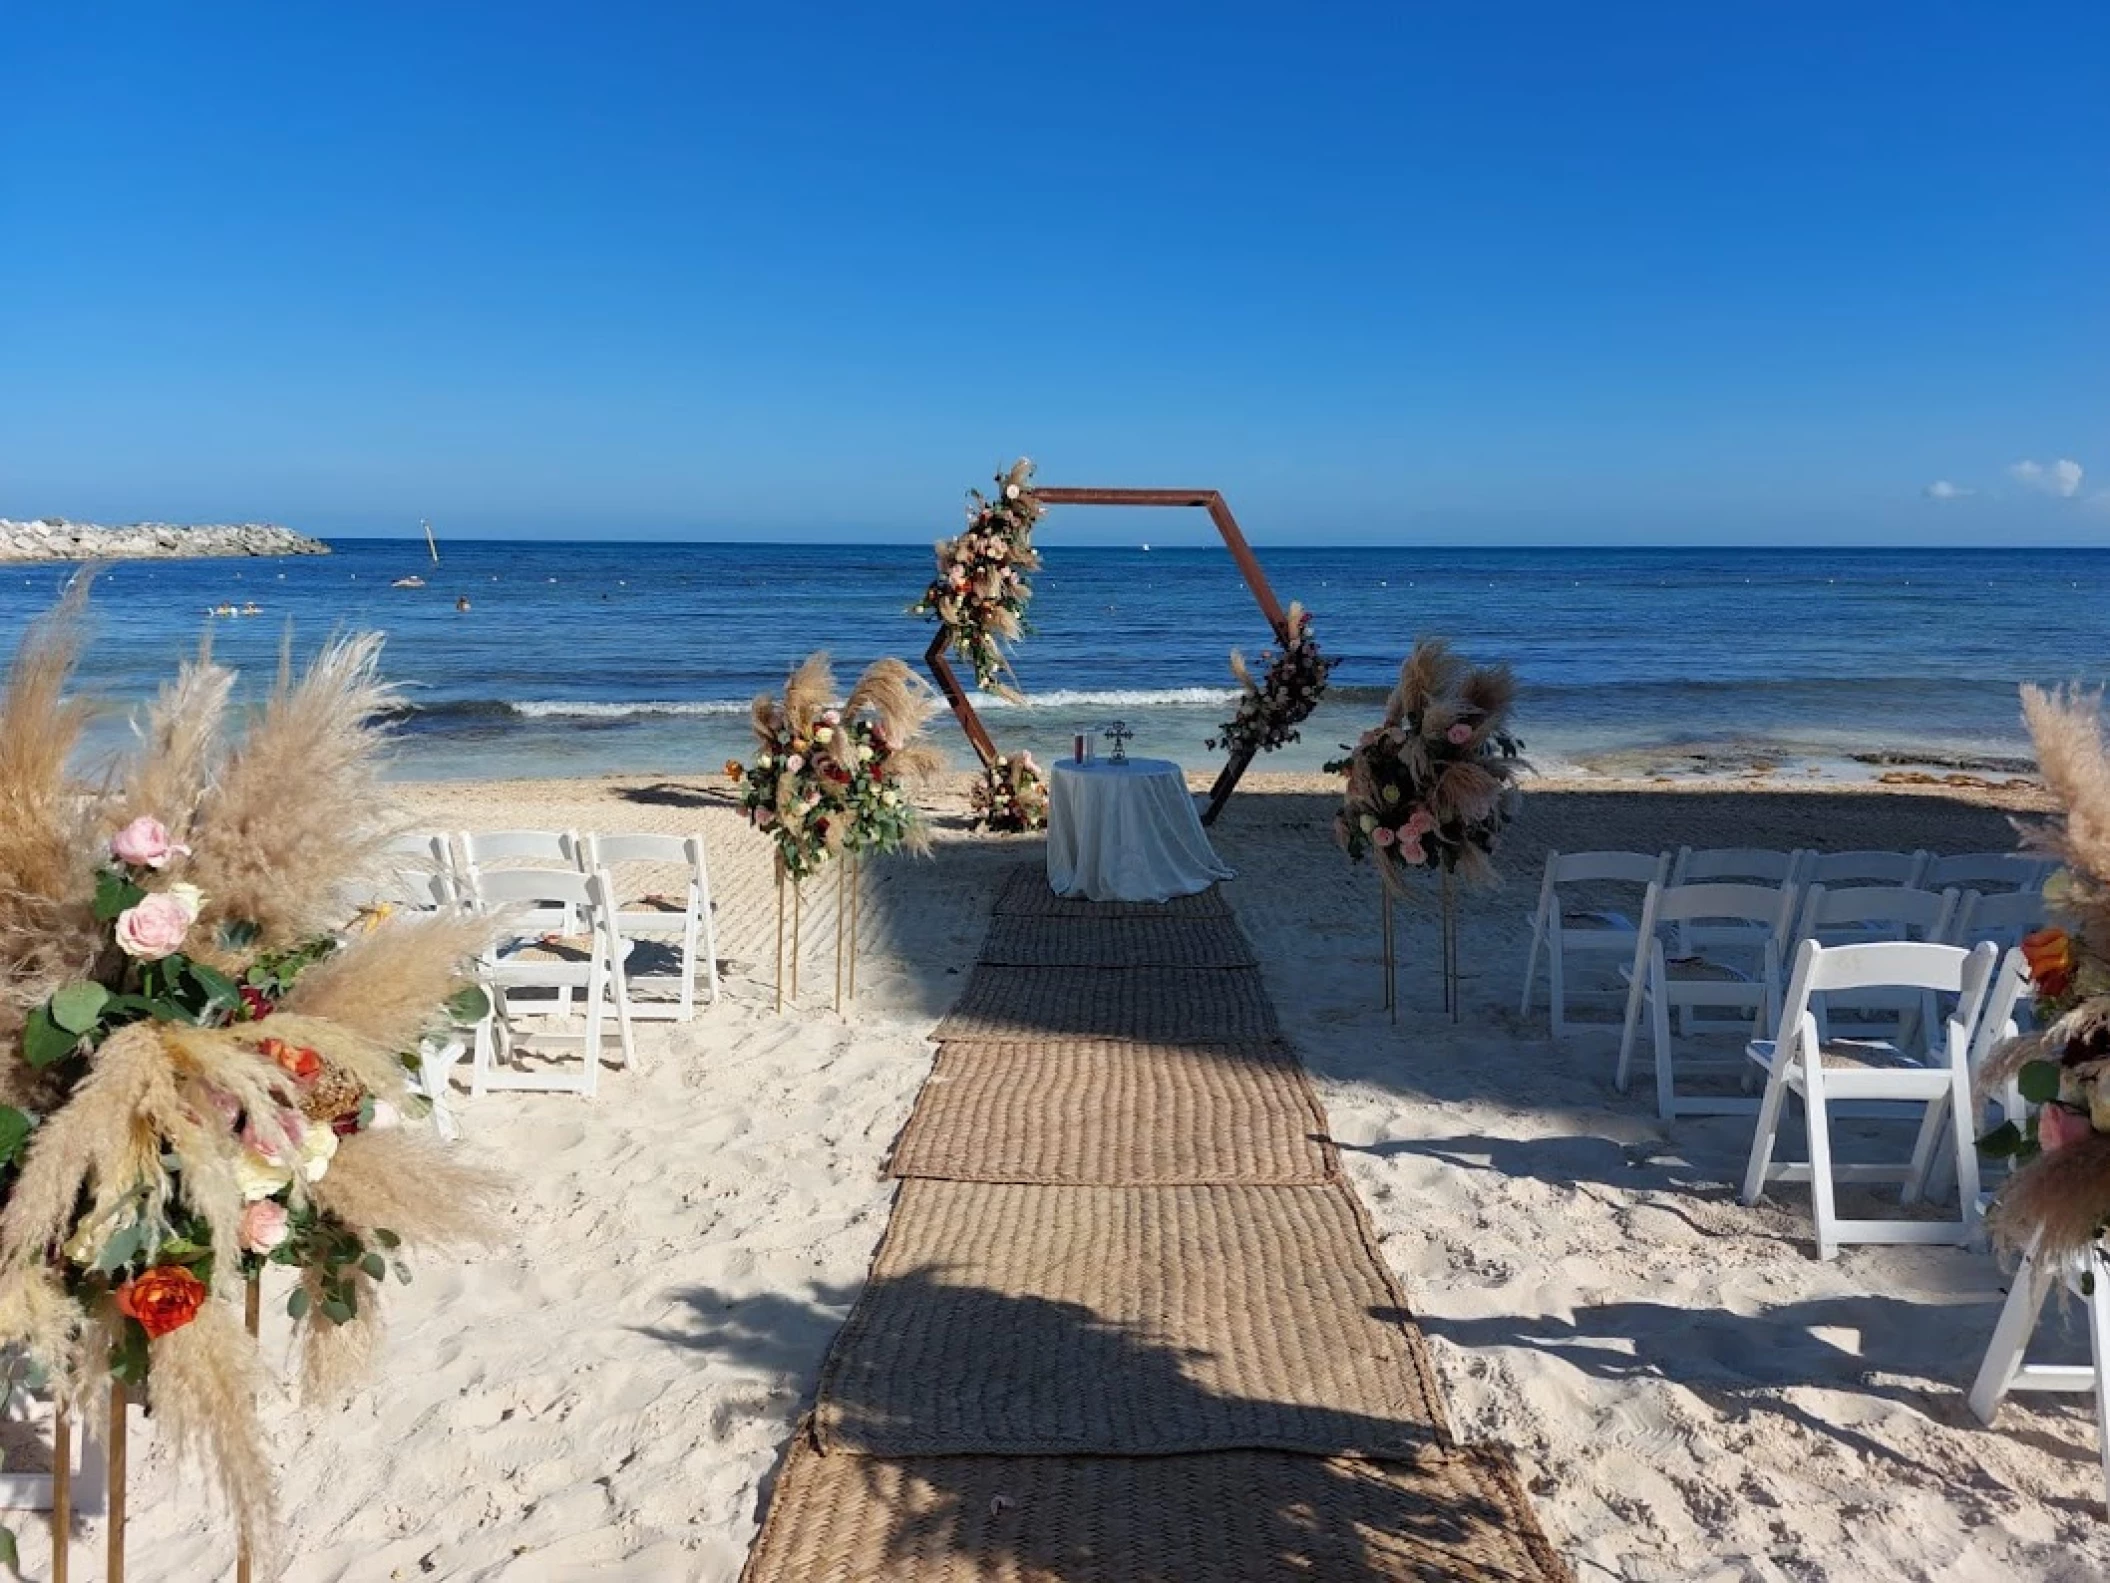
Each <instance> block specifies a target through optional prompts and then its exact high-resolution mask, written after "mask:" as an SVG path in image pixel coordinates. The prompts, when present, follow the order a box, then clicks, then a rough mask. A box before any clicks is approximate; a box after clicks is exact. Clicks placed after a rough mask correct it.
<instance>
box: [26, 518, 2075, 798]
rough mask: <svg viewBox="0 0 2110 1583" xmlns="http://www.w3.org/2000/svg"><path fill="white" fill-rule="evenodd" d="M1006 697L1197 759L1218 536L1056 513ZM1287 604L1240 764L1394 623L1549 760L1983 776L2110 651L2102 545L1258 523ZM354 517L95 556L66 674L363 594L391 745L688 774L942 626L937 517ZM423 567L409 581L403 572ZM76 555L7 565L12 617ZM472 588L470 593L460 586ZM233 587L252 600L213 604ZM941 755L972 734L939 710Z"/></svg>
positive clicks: (142, 686)
mask: <svg viewBox="0 0 2110 1583" xmlns="http://www.w3.org/2000/svg"><path fill="white" fill-rule="evenodd" d="M1042 553H1043V555H1044V557H1045V559H1046V562H1047V564H1046V567H1045V568H1044V570H1043V571H1042V572H1041V573H1040V575H1039V576H1038V577H1037V578H1036V579H1035V595H1034V600H1033V607H1032V611H1031V617H1030V619H1031V621H1032V624H1033V629H1034V630H1033V631H1032V632H1031V634H1030V635H1029V636H1028V637H1027V639H1026V640H1025V641H1024V642H1023V643H1022V644H1021V645H1020V646H1019V647H1018V650H1017V652H1016V655H1015V661H1016V664H1017V668H1018V675H1019V679H1020V682H1021V683H1022V685H1023V687H1024V689H1025V691H1026V693H1027V701H1026V703H1025V704H1024V705H1023V706H1013V705H1008V704H1005V703H1003V702H1001V701H998V700H984V701H982V708H983V711H984V720H985V721H986V723H987V724H988V725H989V727H990V729H991V730H992V732H993V733H994V734H995V735H996V737H997V739H998V741H999V742H1000V743H1001V744H1003V745H1004V746H1006V747H1013V746H1024V747H1030V748H1032V749H1033V750H1034V751H1036V752H1037V753H1039V754H1041V755H1042V756H1043V757H1044V758H1045V757H1047V756H1052V755H1054V754H1057V753H1060V752H1063V751H1066V750H1067V747H1068V744H1069V741H1070V738H1071V735H1072V734H1073V733H1074V732H1076V731H1081V730H1096V729H1098V728H1100V727H1102V726H1103V725H1105V724H1106V723H1107V722H1109V721H1111V720H1113V719H1115V718H1117V717H1118V718H1120V719H1123V720H1125V721H1127V722H1128V724H1129V725H1130V726H1131V727H1133V728H1134V730H1135V732H1136V737H1135V741H1134V742H1133V744H1132V745H1131V749H1130V750H1131V751H1132V752H1135V753H1138V754H1149V755H1153V756H1160V757H1168V758H1176V759H1179V760H1180V761H1182V762H1183V763H1185V764H1187V765H1188V766H1189V767H1190V768H1201V769H1206V768H1208V767H1209V766H1210V765H1211V764H1212V763H1214V762H1215V760H1216V758H1217V755H1214V754H1211V753H1209V752H1208V751H1207V750H1206V749H1205V748H1204V747H1203V741H1204V739H1205V738H1207V737H1208V736H1209V735H1210V734H1211V732H1212V728H1213V727H1214V726H1215V724H1216V723H1217V722H1218V721H1220V720H1222V719H1223V718H1225V716H1226V714H1227V713H1228V704H1229V701H1230V698H1231V691H1232V687H1233V685H1234V684H1233V682H1232V680H1231V677H1230V673H1229V670H1228V667H1227V660H1226V656H1227V654H1228V651H1229V650H1230V649H1231V648H1232V647H1234V646H1237V647H1242V648H1243V649H1244V650H1245V651H1246V653H1247V654H1248V655H1249V656H1251V655H1254V654H1256V653H1257V652H1258V651H1259V650H1260V649H1262V648H1264V647H1265V646H1266V645H1267V643H1268V642H1269V633H1268V631H1267V627H1266V624H1265V622H1264V621H1262V619H1261V617H1260V615H1259V613H1258V611H1257V609H1256V608H1255V606H1254V604H1253V601H1252V598H1251V596H1250V595H1249V594H1248V593H1247V591H1246V589H1245V586H1244V584H1243V583H1242V582H1241V581H1240V579H1239V577H1238V574H1237V571H1236V569H1235V568H1234V567H1233V565H1232V563H1231V560H1230V557H1229V556H1228V555H1226V554H1225V553H1224V552H1223V550H1222V549H1221V548H1220V547H1217V546H1210V547H1207V548H1176V549H1166V548H1157V549H1152V550H1148V551H1146V550H1143V549H1141V548H1091V547H1079V546H1073V545H1064V544H1062V543H1061V542H1060V541H1059V540H1051V541H1049V542H1044V543H1043V545H1042ZM1258 553H1259V556H1260V559H1261V561H1262V564H1263V565H1264V566H1265V568H1266V570H1267V573H1268V576H1269V579H1270V581H1271V582H1272V583H1273V584H1274V587H1275V590H1276V592H1277V593H1278V594H1279V595H1280V597H1281V598H1282V599H1283V601H1284V602H1285V603H1287V602H1288V601H1289V600H1291V599H1301V600H1303V601H1304V603H1305V604H1306V605H1307V607H1308V608H1310V610H1311V611H1312V612H1313V615H1314V618H1315V631H1316V635H1317V637H1318V639H1319V641H1320V643H1321V645H1322V646H1323V647H1324V648H1325V649H1326V650H1327V651H1328V652H1329V653H1332V654H1334V655H1337V656H1338V657H1339V658H1340V661H1341V664H1340V667H1339V669H1337V670H1336V671H1335V673H1334V686H1333V691H1332V693H1331V694H1330V696H1329V698H1328V700H1327V702H1326V704H1325V705H1324V706H1323V707H1322V708H1321V710H1320V711H1319V712H1318V713H1317V714H1316V715H1315V716H1314V717H1313V718H1312V719H1311V720H1310V721H1308V722H1307V723H1306V725H1305V727H1304V730H1303V740H1302V741H1301V742H1299V743H1297V744H1295V745H1293V746H1291V747H1288V748H1286V749H1284V750H1282V751H1280V752H1278V753H1275V754H1271V755H1268V756H1266V757H1265V758H1263V759H1262V761H1261V763H1260V765H1259V766H1258V767H1260V768H1262V769H1294V770H1306V769H1312V768H1315V767H1316V766H1317V765H1318V764H1319V763H1320V762H1322V761H1323V760H1324V759H1326V758H1327V757H1329V756H1332V755H1333V754H1334V753H1335V752H1336V750H1337V749H1338V747H1339V745H1340V744H1342V743H1344V742H1347V741H1350V740H1352V739H1353V738H1354V736H1355V735H1356V734H1357V733H1358V732H1359V731H1360V730H1362V729H1363V728H1364V726H1366V725H1367V724H1369V723H1371V722H1372V721H1373V720H1374V719H1375V718H1376V717H1377V716H1378V714H1379V713H1380V712H1381V710H1382V708H1383V700H1384V696H1385V692H1386V690H1387V689H1388V687H1389V686H1390V685H1391V681H1392V678H1393V676H1394V675H1395V674H1396V672H1397V669H1398V666H1399V662H1400V660H1401V659H1402V658H1403V657H1404V656H1405V654H1406V652H1407V650H1408V649H1409V648H1410V647H1411V646H1412V644H1413V643H1414V641H1415V639H1416V638H1417V637H1419V636H1422V635H1424V634H1441V635H1443V636H1447V637H1449V638H1451V639H1453V640H1454V641H1455V642H1456V643H1457V645H1458V646H1459V647H1460V648H1461V649H1462V650H1463V651H1464V652H1465V653H1466V654H1467V655H1469V656H1471V657H1473V658H1475V659H1483V660H1497V659H1500V660H1507V661H1509V662H1510V664H1512V665H1513V666H1514V667H1515V669H1516V672H1517V675H1518V678H1519V680H1520V682H1521V684H1522V695H1521V700H1520V703H1519V706H1518V711H1517V728H1518V730H1519V732H1520V734H1521V735H1522V736H1523V738H1524V740H1525V742H1526V744H1527V752H1528V756H1529V757H1530V758H1531V759H1532V760H1533V761H1534V763H1535V764H1536V765H1537V766H1538V767H1540V768H1541V769H1543V770H1547V771H1554V772H1560V773H1585V774H1591V773H1594V774H1671V775H1678V776H1683V775H1693V774H1702V775H1738V774H1743V773H1747V772H1748V771H1750V770H1752V769H1754V768H1771V769H1773V770H1774V771H1775V772H1777V773H1780V774H1788V775H1804V776H1806V775H1809V774H1811V773H1817V774H1822V775H1825V776H1832V777H1838V778H1844V779H1852V778H1856V777H1867V776H1870V775H1874V774H1878V773H1881V772H1883V771H1885V770H1889V769H1893V768H1898V767H1924V768H1928V769H1933V770H1962V771H1966V772H1971V773H1976V774H1982V775H1988V776H2000V775H2006V774H2011V773H2016V772H2019V771H2021V770H2023V769H2024V768H2026V767H2027V763H2028V752H2029V749H2028V742H2027V739H2026V737H2025V735H2024V733H2023V731H2022V727H2021V722H2020V718H2019V715H2018V712H2017V705H2016V697H2015V688H2016V684H2017V683H2018V682H2019V681H2022V680H2025V679H2034V680H2040V681H2048V682H2049V681H2062V680H2079V681H2082V682H2085V683H2088V684H2090V685H2095V684H2098V683H2099V682H2100V681H2101V680H2102V678H2103V676H2104V674H2105V672H2106V671H2110V602H2106V600H2105V598H2104V595H2105V592H2106V589H2110V552H2100V551H2068V550H2057V551H2052V550H1987V551H1947V550H1945V551H1926V550H1911V549H1899V550H1827V551H1813V550H1808V549H1795V550H1768V549H1736V550H1698V549H1692V550H1686V549H1678V550H1665V549H1572V550H1571V549H1497V550H1488V549H1450V548H1439V547H1422V546H1398V547H1393V548H1384V549H1362V548H1358V549H1319V548H1308V547H1292V548H1278V547H1272V546H1263V547H1261V548H1260V549H1259V551H1258ZM442 555H443V560H442V561H441V563H440V564H439V565H437V566H434V565H431V564H430V563H429V562H428V560H427V557H426V553H425V549H424V546H423V544H422V543H420V542H417V541H408V540H347V541H341V542H339V543H338V545H337V553H335V554H334V555H330V556H327V557H310V558H295V559H287V560H214V561H163V562H134V563H129V564H125V565H120V566H117V567H114V568H111V569H109V570H107V571H105V572H104V574H103V575H102V578H101V580H100V581H99V583H98V585H97V590H96V596H95V600H94V606H93V610H94V615H93V621H94V637H93V641H92V643H91V645H90V647H89V650H88V653H87V656H86V659H85V662H84V665H83V672H82V681H83V684H84V686H85V687H86V688H87V689H88V690H90V691H91V692H93V693H94V694H95V695H96V696H97V697H98V698H100V699H101V700H103V701H104V702H105V705H106V708H105V710H104V713H103V715H102V717H101V718H100V720H99V721H98V724H97V727H96V730H95V733H94V738H93V742H94V745H95V746H96V747H98V748H102V747H107V746H109V745H112V744H113V743H115V742H116V741H118V740H120V739H121V733H122V731H123V722H124V719H125V716H126V714H127V712H128V711H129V709H130V707H131V706H132V705H133V704H134V703H136V701H137V700H139V699H140V698H143V697H145V696H146V695H147V694H149V693H150V692H151V691H152V690H153V688H154V686H155V685H156V684H157V683H158V681H159V680H160V678H161V677H162V676H164V675H165V674H166V673H167V672H168V671H169V670H170V669H171V668H172V667H173V665H174V663H175V662H176V661H177V660H178V659H179V658H180V657H181V656H182V655H184V654H186V653H188V652H190V651H191V650H192V649H193V648H194V647H195V645H196V643H197V641H198V638H199V636H200V635H201V633H203V632H205V631H207V630H208V629H209V630H210V632H211V634H212V638H213V643H214V646H215V651H216V653H218V654H219V655H220V656H221V657H222V658H223V659H225V660H227V661H229V662H231V663H234V664H236V665H238V666H240V667H241V668H242V670H243V673H244V689H245V691H247V692H248V693H250V694H251V695H252V696H253V695H254V692H255V690H256V689H257V688H259V687H261V686H263V685H264V684H266V683H267V682H268V680H269V677H270V675H271V671H272V668H273V666H274V664H275V662H276V656H277V652H278V648H279V644H280V642H281V640H282V638H283V636H284V634H285V631H286V628H287V625H288V623H290V624H291V628H292V633H293V641H294V645H295V648H296V650H306V649H308V648H311V647H312V646H313V645H314V644H315V643H317V642H319V641H320V640H321V639H323V638H324V637H326V636H327V635H328V634H329V633H331V632H332V631H335V630H338V629H341V628H353V627H378V628H380V629H381V630H383V631H384V632H386V634H387V636H388V646H387V651H386V667H387V670H388V672H389V674H390V676H391V677H392V678H394V679H395V680H397V681H399V682H400V683H401V684H402V685H403V687H404V688H405V690H406V697H407V699H408V701H409V704H410V708H409V709H408V710H407V711H406V712H405V714H404V716H403V718H402V721H401V723H400V725H399V728H398V733H397V736H398V740H397V753H396V773H398V774H400V775H403V776H406V777H417V778H435V777H464V776H508V777H509V776H525V775H566V774H586V773H591V772H596V771H602V770H609V771H623V772H639V773H666V774H670V775H679V774H683V773H696V772H699V771H704V770H710V769H715V768H716V767H717V766H718V765H720V764H721V763H722V762H723V761H724V760H725V759H726V758H727V757H728V756H730V755H736V754H744V753H745V752H746V751H747V748H748V738H747V731H746V714H747V706H748V702H749V700H750V699H751V698H752V697H753V695H754V694H755V693H756V692H757V691H759V690H762V689H767V688H773V687H775V686H777V685H779V684H780V683H781V682H782V680H783V677H784V674H785V672H786V670H787V669H788V668H789V667H790V666H792V665H793V664H795V663H797V661H798V660H799V659H800V658H801V657H802V656H804V655H805V654H806V653H807V652H808V651H810V650H812V649H815V648H825V649H827V650H829V651H830V653H831V654H832V655H833V656H834V658H835V662H836V668H837V673H838V675H839V677H840V678H841V679H842V681H843V683H844V685H845V686H847V685H848V682H849V680H850V679H851V678H852V677H853V676H854V674H855V673H856V671H857V670H858V669H859V668H860V667H861V666H862V665H863V664H865V663H866V662H868V661H869V660H871V659H874V658H876V657H878V656H880V655H886V654H894V655H900V656H901V657H903V658H905V659H908V660H910V661H911V662H912V663H917V664H918V666H919V669H920V656H921V654H922V651H923V648H924V646H925V644H926V643H927V642H928V641H929V638H930V633H931V630H932V629H931V627H930V626H929V625H928V624H927V623H925V622H923V621H920V620H918V619H916V618H915V617H913V616H910V615H908V614H907V613H906V608H907V606H908V605H909V604H910V603H911V602H912V601H913V600H914V599H915V597H916V596H917V594H918V593H919V592H920V591H921V589H922V587H923V585H924V583H925V581H926V580H927V578H928V576H929V574H930V570H931V556H930V551H929V549H928V547H927V546H914V545H869V546H846V545H752V544H558V543H544V542H536V543H501V542H495V541H483V542H474V541H465V542H455V543H447V544H443V546H442ZM409 574H416V575H420V576H422V577H424V578H425V580H426V586H425V587H423V588H416V589H410V588H395V587H391V586H390V584H391V582H392V581H393V580H394V579H396V578H398V577H401V576H405V575H409ZM66 575H67V569H65V568H60V567H54V566H32V567H9V568H6V569H5V571H4V572H0V621H4V623H5V628H6V630H7V631H8V632H10V633H13V632H18V631H19V630H20V625H21V623H22V622H23V621H24V620H26V619H27V618H28V617H29V616H31V615H33V614H35V613H36V612H38V611H40V610H42V609H44V608H45V607H46V606H47V605H48V604H49V603H50V601H51V600H52V598H53V597H54V596H55V594H56V591H57V589H58V588H59V586H60V584H61V583H62V582H63V580H64V578H65V577H66ZM460 597H466V598H467V599H468V600H469V602H470V608H469V610H467V611H466V612H463V611H458V610H457V609H456V608H455V606H456V600H457V598H460ZM248 603H253V604H254V605H256V606H257V607H258V610H259V612H260V613H259V614H257V615H254V616H235V617H213V616H211V615H209V614H208V613H207V612H208V610H209V609H210V608H211V607H214V606H218V605H222V604H233V605H235V606H237V607H239V606H242V605H244V604H248ZM933 730H934V731H935V732H936V733H937V736H938V739H939V740H940V741H941V742H942V743H944V744H946V745H947V747H948V748H949V749H950V750H951V752H952V754H953V757H954V760H955V762H956V763H958V764H959V765H961V766H962V767H965V766H967V765H969V764H971V763H972V753H971V751H970V750H969V749H968V747H967V745H966V742H965V740H964V738H963V737H961V735H960V733H959V731H958V729H957V727H956V726H954V724H953V723H952V721H951V718H950V716H949V715H947V716H941V717H940V718H939V719H938V720H937V721H935V722H934V725H933Z"/></svg>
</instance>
